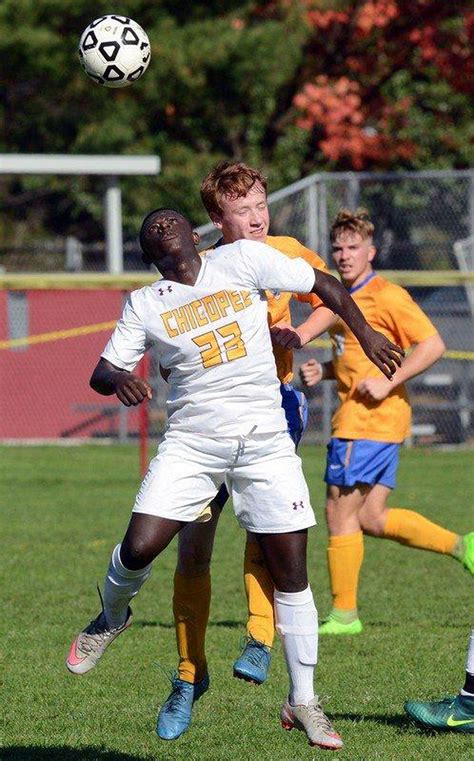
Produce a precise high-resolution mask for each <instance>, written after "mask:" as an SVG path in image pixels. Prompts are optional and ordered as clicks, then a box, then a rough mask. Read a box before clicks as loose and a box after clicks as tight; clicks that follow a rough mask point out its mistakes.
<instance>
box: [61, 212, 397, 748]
mask: <svg viewBox="0 0 474 761" xmlns="http://www.w3.org/2000/svg"><path fill="white" fill-rule="evenodd" d="M140 243H141V246H142V249H143V253H144V261H145V262H146V263H153V264H155V265H156V266H157V267H158V269H159V270H160V271H161V272H162V274H163V279H162V280H159V281H158V282H157V283H155V284H154V285H152V286H150V287H145V288H142V289H140V290H139V291H135V292H134V293H132V294H131V296H130V298H129V300H128V302H127V305H126V306H125V309H124V312H123V315H122V318H121V319H120V320H119V322H118V324H117V327H116V329H115V331H114V333H113V334H112V337H111V338H110V340H109V342H108V344H107V346H106V348H105V350H104V352H103V354H102V357H101V359H100V361H99V363H98V365H97V367H96V369H95V370H94V373H93V375H92V378H91V385H92V386H93V388H94V389H95V390H96V391H98V392H99V393H101V394H105V395H110V394H114V393H115V394H116V395H117V396H118V398H119V399H120V400H121V401H122V402H123V403H124V404H126V405H131V404H132V405H136V404H140V403H141V402H143V401H144V399H146V398H147V397H148V398H150V397H151V388H150V386H149V385H148V384H147V383H146V382H145V381H143V380H141V379H140V378H138V377H136V376H134V375H133V370H134V368H135V366H136V364H137V363H138V362H139V361H140V359H141V358H142V357H143V355H144V353H145V352H146V350H147V349H148V348H149V347H150V346H151V345H152V344H154V345H155V346H156V348H157V350H158V354H159V357H160V362H161V364H162V366H163V367H164V369H165V370H167V371H169V377H168V382H169V384H170V395H169V399H168V403H167V405H168V420H169V424H168V430H167V432H166V436H165V439H164V441H163V442H162V444H161V445H160V447H159V449H158V453H157V456H156V457H155V458H154V459H153V460H152V462H151V463H150V467H149V469H148V472H147V474H146V475H145V478H144V480H143V482H142V485H141V487H140V490H139V492H138V494H137V498H136V501H135V505H134V508H133V513H132V517H131V520H130V523H129V526H128V529H127V531H126V534H125V537H124V539H123V541H122V543H121V544H120V545H117V547H116V548H115V550H114V551H113V553H112V558H111V561H110V565H109V568H108V571H107V574H106V578H105V586H104V602H103V610H102V612H101V613H100V614H99V615H98V616H97V618H96V619H94V621H92V622H91V623H90V624H89V625H88V626H87V627H86V628H85V629H84V630H83V631H82V632H81V633H80V634H79V635H78V636H77V637H76V639H75V640H74V642H73V643H72V645H71V648H70V652H69V655H68V658H67V667H68V669H69V670H70V671H71V672H73V673H75V674H84V673H86V672H88V671H90V670H91V669H92V668H94V666H95V665H96V664H97V662H98V660H99V659H100V658H101V656H102V655H103V653H104V651H105V649H106V648H107V647H108V645H109V644H110V643H111V642H112V641H113V640H114V639H115V638H116V637H117V636H118V635H120V634H121V633H122V632H123V631H124V630H125V629H126V628H128V626H129V625H130V623H131V620H132V613H131V610H130V607H129V603H130V601H131V599H132V598H133V597H134V596H135V595H136V594H137V593H138V591H139V590H140V587H141V586H142V584H143V583H144V581H145V580H146V578H147V577H148V576H149V574H150V572H151V564H152V562H153V560H154V559H155V558H156V557H157V556H158V555H159V554H160V553H161V552H162V550H163V549H165V547H166V546H167V545H168V544H169V542H170V541H171V539H172V538H173V537H174V536H175V535H176V534H177V533H178V531H179V530H180V529H181V528H182V527H183V526H184V525H185V524H186V523H189V522H191V521H196V520H199V519H200V518H202V516H203V514H205V512H206V508H207V506H208V504H209V502H210V501H211V500H212V499H213V498H214V497H215V495H216V493H217V491H218V490H219V488H220V487H221V486H222V485H223V484H224V483H225V484H226V486H227V488H228V489H229V490H230V492H231V493H232V498H233V504H234V511H235V514H236V516H237V518H238V520H239V523H240V525H241V526H242V527H244V528H245V529H247V530H250V531H253V532H255V533H256V534H257V535H258V539H259V542H260V543H261V546H262V550H263V553H264V557H265V561H266V563H267V566H268V568H269V571H270V574H271V576H272V580H273V583H274V585H275V593H274V603H275V615H276V619H277V621H278V627H279V632H280V635H281V637H282V642H283V649H284V653H285V658H286V662H287V666H288V673H289V678H290V689H289V696H288V700H287V701H285V703H284V706H283V708H282V721H284V722H285V725H286V726H294V725H296V726H300V727H302V728H303V729H304V730H305V732H306V733H307V735H308V738H309V740H310V742H311V743H313V744H317V745H320V746H322V747H329V748H340V747H341V746H342V741H341V739H340V737H339V735H338V734H337V733H336V732H335V731H334V729H333V728H332V726H331V724H330V722H329V720H328V718H327V717H326V716H325V714H324V712H323V711H322V708H321V706H320V704H319V701H318V698H317V696H315V694H314V686H313V675H314V667H315V664H316V653H317V612H316V608H315V605H314V601H313V596H312V593H311V589H310V587H309V585H308V579H307V571H306V539H307V528H308V527H310V526H312V525H314V522H315V521H314V514H313V511H312V508H311V505H310V501H309V495H308V489H307V486H306V482H305V480H304V477H303V474H302V469H301V461H300V459H299V458H298V456H297V455H296V453H295V450H294V445H293V442H292V440H291V438H290V437H289V435H288V433H287V428H286V420H285V416H284V414H283V411H282V409H281V403H280V395H279V383H278V380H277V377H276V372H275V363H274V359H273V353H272V350H271V343H270V336H269V332H268V328H267V308H266V300H265V298H264V297H263V289H265V288H270V289H275V290H280V289H286V290H291V291H295V292H303V293H308V292H310V291H313V292H314V293H317V294H318V295H319V296H320V297H321V298H323V299H324V301H325V302H326V303H327V304H328V306H329V307H330V308H332V309H333V310H335V311H337V312H338V313H340V314H341V316H343V317H344V318H345V319H349V320H350V321H351V324H352V325H353V328H354V332H355V333H356V335H357V336H358V338H359V340H360V341H361V343H362V345H363V346H364V349H365V351H366V352H367V354H368V356H369V357H370V358H371V359H372V361H374V362H375V363H376V364H377V366H378V367H379V368H380V369H381V370H382V372H385V373H386V374H387V377H391V376H392V374H393V372H394V371H395V369H396V365H397V364H399V363H400V361H401V360H400V354H402V352H401V350H400V349H399V348H398V347H396V346H394V345H393V344H391V342H390V341H388V340H387V339H386V338H385V336H383V335H382V334H381V333H377V332H376V331H374V330H373V329H372V328H371V327H370V326H369V325H368V324H367V322H366V321H365V320H364V318H363V316H362V314H361V312H360V310H359V309H358V308H357V306H356V305H355V303H354V302H353V301H352V299H351V298H350V297H349V296H348V295H347V293H346V292H345V291H344V289H343V288H342V286H341V285H340V284H339V283H338V282H337V281H336V280H335V278H333V277H331V276H330V275H327V274H325V273H321V272H319V271H316V270H314V269H313V268H312V267H310V266H309V265H308V264H307V263H306V262H304V261H302V260H301V259H297V260H293V261H290V260H289V259H288V258H287V257H284V256H282V255H281V254H279V253H278V252H277V251H275V250H273V249H271V248H270V247H267V246H265V245H264V244H260V243H256V242H250V241H239V242H237V243H235V244H232V245H229V246H226V247H225V249H223V250H221V251H220V252H219V253H218V254H211V255H210V256H208V257H204V258H201V257H200V256H199V254H198V252H197V250H196V245H195V244H196V239H195V237H194V235H193V232H192V228H191V225H190V223H189V221H188V220H187V219H186V218H185V217H184V216H183V215H181V214H180V213H178V212H176V211H174V210H170V209H159V210H156V211H154V212H152V213H151V214H149V215H148V216H147V217H146V218H145V220H144V222H143V225H142V229H141V233H140ZM257 249H258V251H257ZM207 686H208V680H207V683H206V682H204V683H203V684H201V685H200V687H199V691H198V690H196V694H195V696H194V697H195V699H197V697H199V696H200V695H202V693H203V692H204V691H205V690H206V689H207Z"/></svg>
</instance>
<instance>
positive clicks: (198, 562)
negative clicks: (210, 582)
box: [176, 545, 211, 576]
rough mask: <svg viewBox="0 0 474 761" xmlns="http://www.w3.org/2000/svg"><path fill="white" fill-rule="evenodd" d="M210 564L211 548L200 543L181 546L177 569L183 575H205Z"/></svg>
mask: <svg viewBox="0 0 474 761" xmlns="http://www.w3.org/2000/svg"><path fill="white" fill-rule="evenodd" d="M210 566H211V552H210V550H207V549H206V548H203V547H199V545H188V546H182V545H180V546H179V550H178V562H177V565H176V570H177V571H178V573H180V574H181V575H182V576H203V575H204V574H205V573H207V572H208V571H209V569H210Z"/></svg>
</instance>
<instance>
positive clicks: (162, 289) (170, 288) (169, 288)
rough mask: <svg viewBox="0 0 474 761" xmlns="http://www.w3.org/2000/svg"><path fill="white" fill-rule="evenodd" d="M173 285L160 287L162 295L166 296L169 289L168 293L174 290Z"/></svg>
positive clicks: (159, 290) (159, 291)
mask: <svg viewBox="0 0 474 761" xmlns="http://www.w3.org/2000/svg"><path fill="white" fill-rule="evenodd" d="M172 290H173V289H172V287H171V286H170V285H167V286H166V288H158V293H159V294H160V296H164V294H165V292H166V291H168V293H171V292H172Z"/></svg>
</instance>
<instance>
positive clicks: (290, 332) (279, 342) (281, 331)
mask: <svg viewBox="0 0 474 761" xmlns="http://www.w3.org/2000/svg"><path fill="white" fill-rule="evenodd" d="M270 335H271V337H272V344H273V345H274V346H282V347H283V348H284V349H301V347H302V346H303V342H302V340H301V338H300V336H299V334H298V331H297V329H296V328H294V327H293V326H292V325H287V324H286V323H284V322H281V323H279V324H278V325H273V326H272V327H271V328H270Z"/></svg>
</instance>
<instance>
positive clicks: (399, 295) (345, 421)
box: [329, 272, 438, 444]
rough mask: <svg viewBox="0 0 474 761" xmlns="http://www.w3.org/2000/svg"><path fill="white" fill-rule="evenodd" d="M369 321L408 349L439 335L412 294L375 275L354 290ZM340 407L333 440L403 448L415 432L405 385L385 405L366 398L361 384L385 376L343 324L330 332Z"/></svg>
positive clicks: (353, 295)
mask: <svg viewBox="0 0 474 761" xmlns="http://www.w3.org/2000/svg"><path fill="white" fill-rule="evenodd" d="M350 293H351V295H352V298H353V299H354V301H355V302H356V303H357V305H358V306H359V308H360V309H361V311H362V313H363V314H364V317H365V319H366V320H367V322H368V323H369V324H370V325H372V327H373V328H375V329H376V330H379V331H380V332H381V333H384V335H386V336H387V338H389V339H390V340H391V341H393V342H394V343H396V344H398V345H399V346H401V347H402V348H403V349H407V348H409V347H410V346H412V345H413V344H417V343H420V342H421V341H424V340H425V339H427V338H430V337H431V336H433V335H436V333H437V332H438V331H437V330H436V328H435V326H434V325H433V323H432V322H431V321H430V320H429V319H428V317H427V316H426V314H425V313H424V312H423V311H422V310H421V309H420V307H419V306H418V305H417V304H415V302H414V301H413V299H412V298H411V296H410V294H409V293H408V292H407V291H406V290H405V289H404V288H401V287H400V286H398V285H394V284H393V283H389V282H388V281H387V280H385V279H384V278H383V277H380V275H377V274H376V273H375V272H374V273H373V275H372V276H371V277H370V279H367V280H366V282H365V284H361V285H360V286H356V287H355V288H354V290H351V291H350ZM329 333H330V336H331V340H332V344H333V366H334V374H335V377H336V381H337V393H338V396H339V401H340V405H339V407H338V409H337V410H336V412H335V414H334V416H333V419H332V435H333V436H337V437H339V438H343V439H371V440H373V441H386V442H393V443H395V444H396V443H401V442H402V441H403V439H405V438H406V436H408V434H409V432H410V423H411V408H410V404H409V401H408V396H407V392H406V389H405V387H404V385H400V386H397V387H396V388H394V389H393V391H391V392H390V394H389V395H388V396H387V397H386V399H383V400H382V401H381V402H373V401H369V400H367V399H364V398H363V397H361V396H360V395H359V393H358V391H357V386H358V384H359V383H360V381H361V380H363V379H364V378H369V377H372V378H373V377H376V376H380V375H381V373H380V370H378V369H377V367H375V365H374V364H372V362H371V361H370V360H369V359H368V358H367V357H366V355H365V354H364V352H363V351H362V348H361V346H360V344H359V342H358V341H357V339H356V337H355V336H354V334H353V333H352V331H351V330H349V328H348V327H347V325H346V324H345V323H344V322H342V320H339V321H338V322H337V323H336V325H334V327H332V328H331V329H330V331H329Z"/></svg>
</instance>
